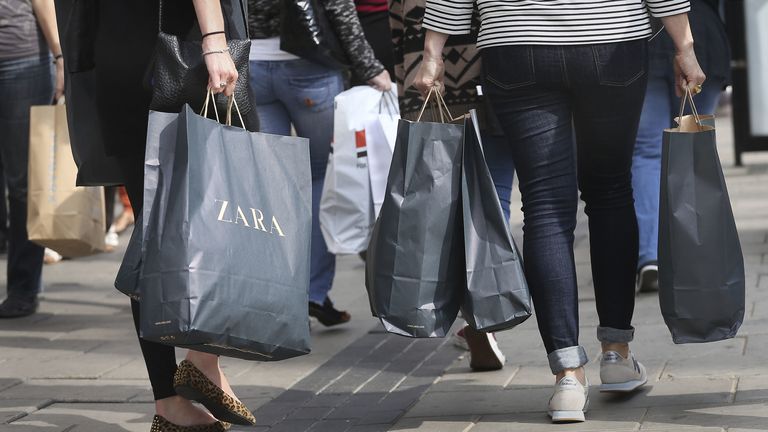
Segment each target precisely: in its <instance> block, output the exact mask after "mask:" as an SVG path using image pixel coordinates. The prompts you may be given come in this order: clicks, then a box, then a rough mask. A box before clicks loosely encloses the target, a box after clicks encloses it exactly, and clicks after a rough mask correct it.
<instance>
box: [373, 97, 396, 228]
mask: <svg viewBox="0 0 768 432" xmlns="http://www.w3.org/2000/svg"><path fill="white" fill-rule="evenodd" d="M399 119H400V108H399V106H398V103H397V90H396V89H394V88H393V89H392V91H391V92H386V93H384V96H383V97H382V99H381V102H380V103H379V113H378V115H376V116H375V117H373V118H371V119H370V120H369V121H368V123H367V124H366V126H365V132H366V143H367V147H368V176H369V177H370V180H371V199H373V213H374V218H375V217H378V215H379V213H380V212H381V205H382V204H383V203H384V195H385V194H386V189H387V176H388V175H389V167H390V164H391V163H392V154H393V153H394V151H395V139H396V138H397V122H398V120H399Z"/></svg>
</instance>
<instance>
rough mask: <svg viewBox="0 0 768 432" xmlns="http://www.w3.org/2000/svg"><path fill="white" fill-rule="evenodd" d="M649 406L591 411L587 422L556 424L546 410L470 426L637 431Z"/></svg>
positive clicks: (488, 430) (496, 431)
mask: <svg viewBox="0 0 768 432" xmlns="http://www.w3.org/2000/svg"><path fill="white" fill-rule="evenodd" d="M645 412H646V410H645V409H638V408H634V409H622V410H594V409H590V410H589V411H588V412H587V414H586V415H587V418H588V420H589V421H587V422H584V423H572V424H560V425H552V422H551V421H550V419H549V417H548V416H547V413H546V412H543V411H542V412H538V413H513V414H502V415H487V416H482V417H481V418H480V420H478V421H477V424H476V425H475V426H474V427H472V429H470V430H471V431H472V432H501V431H504V432H547V431H552V430H555V429H556V430H557V431H558V432H559V431H561V430H562V431H577V432H593V431H613V432H620V431H621V432H623V431H635V430H637V429H638V428H639V427H640V421H641V420H642V418H643V416H644V415H645Z"/></svg>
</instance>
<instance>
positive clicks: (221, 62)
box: [203, 34, 238, 97]
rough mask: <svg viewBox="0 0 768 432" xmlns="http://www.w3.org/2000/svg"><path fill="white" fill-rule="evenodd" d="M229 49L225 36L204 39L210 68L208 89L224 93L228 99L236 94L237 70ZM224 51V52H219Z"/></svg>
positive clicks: (206, 60)
mask: <svg viewBox="0 0 768 432" xmlns="http://www.w3.org/2000/svg"><path fill="white" fill-rule="evenodd" d="M226 49H227V41H226V38H225V37H224V35H223V34H217V35H211V36H208V37H207V38H205V39H203V53H211V54H207V55H206V56H205V66H206V67H207V68H208V87H209V88H210V89H211V91H212V92H213V93H214V94H216V93H221V92H224V95H226V96H227V97H229V96H232V95H233V94H234V93H235V83H236V82H237V77H238V74H237V68H235V62H234V61H232V56H231V55H230V54H229V51H224V50H226ZM219 51H224V52H219Z"/></svg>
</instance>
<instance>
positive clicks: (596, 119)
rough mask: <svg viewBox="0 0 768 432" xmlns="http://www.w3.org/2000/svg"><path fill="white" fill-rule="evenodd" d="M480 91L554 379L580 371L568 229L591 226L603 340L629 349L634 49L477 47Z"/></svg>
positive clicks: (641, 67)
mask: <svg viewBox="0 0 768 432" xmlns="http://www.w3.org/2000/svg"><path fill="white" fill-rule="evenodd" d="M482 60H483V69H484V73H485V76H484V78H485V86H484V90H485V94H486V95H487V97H488V98H489V100H490V102H491V105H492V107H493V109H494V111H495V113H496V115H497V117H498V118H499V120H500V123H501V126H502V129H503V130H504V134H505V136H506V138H507V140H508V142H509V145H510V147H511V150H512V158H513V159H514V161H515V169H516V170H517V175H518V179H519V188H520V193H521V196H522V202H523V215H524V224H523V255H524V262H525V272H526V278H527V279H528V284H529V287H530V290H531V295H532V297H533V301H534V306H535V311H536V318H537V321H538V325H539V332H540V333H541V337H542V340H543V342H544V346H545V348H546V351H547V354H548V359H549V365H550V368H551V370H552V373H558V372H560V371H562V370H563V369H568V368H577V367H580V366H583V365H584V364H586V363H587V361H588V359H587V355H586V351H585V350H584V348H583V347H582V346H580V345H579V314H578V311H579V309H578V289H577V284H576V265H575V262H574V253H573V245H574V229H575V228H576V213H577V210H578V197H579V192H580V193H581V199H582V200H583V201H584V202H585V204H586V206H585V211H586V214H587V216H588V220H589V242H590V257H591V262H592V279H593V283H594V290H595V299H596V306H597V313H598V316H599V321H600V322H599V327H598V329H597V337H598V339H599V340H600V341H602V342H615V343H625V342H629V341H631V340H632V338H633V335H634V328H633V327H632V324H631V322H632V314H633V310H634V294H635V293H634V278H635V269H636V267H637V251H638V233H637V220H636V218H635V211H634V202H633V197H632V178H631V176H632V174H631V167H632V154H633V148H634V144H635V138H636V134H637V128H638V122H639V119H640V111H641V109H642V106H643V96H644V94H645V86H646V81H647V74H646V70H647V61H648V60H647V45H646V42H645V41H644V40H637V41H629V42H620V43H606V44H595V45H571V46H546V45H508V46H500V47H491V48H486V49H483V50H482Z"/></svg>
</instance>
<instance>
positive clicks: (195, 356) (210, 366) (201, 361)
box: [186, 350, 219, 372]
mask: <svg viewBox="0 0 768 432" xmlns="http://www.w3.org/2000/svg"><path fill="white" fill-rule="evenodd" d="M186 360H187V361H189V362H191V363H192V364H193V365H195V367H196V368H198V369H199V370H200V371H202V372H208V371H219V356H217V355H214V354H208V353H204V352H200V351H193V350H189V351H188V352H187V357H186Z"/></svg>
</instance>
